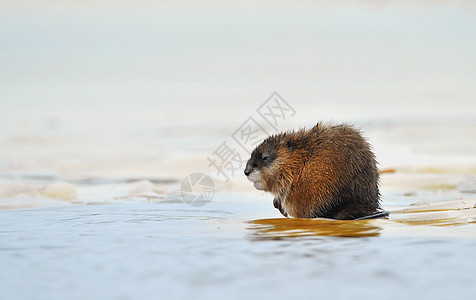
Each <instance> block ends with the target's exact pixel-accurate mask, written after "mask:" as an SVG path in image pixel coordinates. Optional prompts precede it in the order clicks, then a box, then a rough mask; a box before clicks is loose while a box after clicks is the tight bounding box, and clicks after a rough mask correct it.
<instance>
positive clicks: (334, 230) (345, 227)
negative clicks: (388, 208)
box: [250, 218, 381, 239]
mask: <svg viewBox="0 0 476 300" xmlns="http://www.w3.org/2000/svg"><path fill="white" fill-rule="evenodd" d="M250 224H251V227H250V229H251V230H252V231H253V233H252V237H253V238H257V239H280V238H290V237H303V236H341V237H368V236H377V235H379V232H380V230H381V228H380V227H379V226H375V225H373V224H371V222H369V221H368V220H361V221H342V220H331V219H286V218H278V219H260V220H254V221H251V222H250Z"/></svg>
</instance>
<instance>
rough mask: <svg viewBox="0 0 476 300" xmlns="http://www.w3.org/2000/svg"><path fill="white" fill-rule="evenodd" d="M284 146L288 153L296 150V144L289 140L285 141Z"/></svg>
mask: <svg viewBox="0 0 476 300" xmlns="http://www.w3.org/2000/svg"><path fill="white" fill-rule="evenodd" d="M285 145H286V147H287V148H288V150H289V151H290V152H291V151H293V150H294V149H295V148H296V143H295V142H294V141H293V140H291V139H286V141H285Z"/></svg>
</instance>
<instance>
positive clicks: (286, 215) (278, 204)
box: [273, 198, 288, 218]
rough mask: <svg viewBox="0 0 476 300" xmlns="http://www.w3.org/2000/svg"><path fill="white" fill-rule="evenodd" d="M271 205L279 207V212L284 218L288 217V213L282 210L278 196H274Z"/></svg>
mask: <svg viewBox="0 0 476 300" xmlns="http://www.w3.org/2000/svg"><path fill="white" fill-rule="evenodd" d="M273 205H274V207H275V208H277V209H279V212H281V214H282V215H283V216H285V217H286V218H287V217H288V214H287V213H286V212H285V211H284V209H283V207H282V206H281V201H280V200H279V199H278V198H274V200H273Z"/></svg>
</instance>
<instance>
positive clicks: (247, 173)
mask: <svg viewBox="0 0 476 300" xmlns="http://www.w3.org/2000/svg"><path fill="white" fill-rule="evenodd" d="M250 173H251V166H250V164H246V167H245V175H246V176H248V175H250Z"/></svg>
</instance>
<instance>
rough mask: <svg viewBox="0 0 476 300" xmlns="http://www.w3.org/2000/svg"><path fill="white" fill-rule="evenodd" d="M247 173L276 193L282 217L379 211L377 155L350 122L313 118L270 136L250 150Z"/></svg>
mask: <svg viewBox="0 0 476 300" xmlns="http://www.w3.org/2000/svg"><path fill="white" fill-rule="evenodd" d="M245 175H246V176H247V177H248V179H249V180H250V181H252V182H253V183H254V186H255V188H257V189H259V190H264V191H267V192H271V193H272V194H273V195H274V196H275V198H274V201H273V204H274V207H276V208H277V209H279V211H280V212H281V213H282V214H283V215H284V216H286V217H294V218H318V217H322V218H332V219H341V220H350V219H357V218H365V217H366V216H369V215H374V214H378V213H379V212H380V211H381V208H380V192H379V173H378V168H377V161H376V159H375V155H374V153H373V152H372V150H371V148H370V145H369V143H368V142H367V141H366V140H365V139H364V138H363V137H362V135H361V134H360V131H359V130H357V129H355V128H354V127H353V126H351V125H346V124H341V125H329V124H323V123H317V125H316V126H314V127H313V128H312V129H309V130H306V129H300V130H298V131H288V132H283V133H279V134H275V135H272V136H269V137H268V138H266V139H265V140H264V141H263V142H262V143H261V144H260V145H258V146H257V147H256V149H254V150H253V152H252V153H251V158H250V159H249V160H248V162H247V164H246V168H245Z"/></svg>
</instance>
